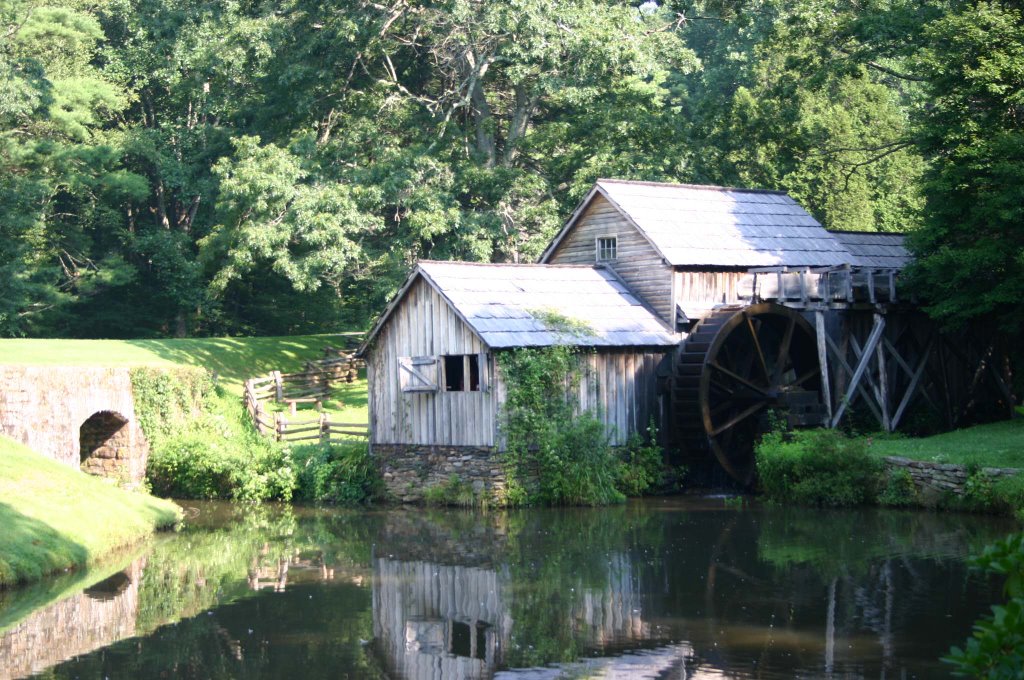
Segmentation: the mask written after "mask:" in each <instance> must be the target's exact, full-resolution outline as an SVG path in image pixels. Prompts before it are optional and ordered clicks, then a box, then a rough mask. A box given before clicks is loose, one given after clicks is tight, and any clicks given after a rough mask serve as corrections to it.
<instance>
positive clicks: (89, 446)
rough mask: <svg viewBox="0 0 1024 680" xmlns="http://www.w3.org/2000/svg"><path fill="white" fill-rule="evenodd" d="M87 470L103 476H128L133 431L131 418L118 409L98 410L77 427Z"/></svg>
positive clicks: (80, 448)
mask: <svg viewBox="0 0 1024 680" xmlns="http://www.w3.org/2000/svg"><path fill="white" fill-rule="evenodd" d="M78 442H79V452H80V456H81V465H82V470H83V471H84V472H88V473H89V474H92V475H100V476H102V477H114V478H117V477H121V478H125V477H127V476H128V468H129V461H130V460H131V457H132V433H131V429H130V428H129V422H128V419H127V418H125V417H124V416H123V415H121V414H120V413H118V412H116V411H97V412H96V413H93V414H92V415H91V416H89V417H88V418H86V419H85V422H83V423H82V425H81V426H80V427H79V428H78Z"/></svg>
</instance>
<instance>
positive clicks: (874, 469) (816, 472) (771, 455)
mask: <svg viewBox="0 0 1024 680" xmlns="http://www.w3.org/2000/svg"><path fill="white" fill-rule="evenodd" d="M756 456H757V458H756V460H757V474H758V479H759V480H760V484H761V489H762V490H763V491H764V493H765V495H766V496H768V498H770V499H772V500H777V501H786V502H791V503H798V504H802V505H817V506H830V507H840V506H849V505H860V504H863V503H869V502H872V501H874V500H875V498H876V496H877V493H878V485H879V478H880V475H881V472H882V464H881V462H880V461H879V460H878V459H877V458H875V457H873V456H871V455H870V454H869V453H868V450H867V444H866V442H864V441H863V440H861V439H849V438H847V437H845V436H843V435H842V434H841V433H839V432H836V431H834V430H820V429H819V430H800V431H796V432H791V433H784V432H780V431H775V432H771V433H769V434H767V435H765V436H764V438H763V439H762V440H761V442H760V443H759V444H758V446H757V450H756Z"/></svg>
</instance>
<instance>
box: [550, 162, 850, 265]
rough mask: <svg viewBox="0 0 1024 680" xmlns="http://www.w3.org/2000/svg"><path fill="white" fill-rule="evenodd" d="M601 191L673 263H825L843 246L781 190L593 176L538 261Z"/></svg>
mask: <svg viewBox="0 0 1024 680" xmlns="http://www.w3.org/2000/svg"><path fill="white" fill-rule="evenodd" d="M595 194H601V195H603V196H604V197H605V198H606V199H607V200H608V201H609V202H610V203H611V204H612V205H614V206H615V207H616V208H617V209H618V210H619V211H620V212H621V213H622V214H623V215H624V216H625V217H626V218H627V219H628V220H629V221H630V222H631V223H632V224H633V225H634V226H635V227H636V228H637V229H638V230H639V231H640V233H641V234H643V235H644V236H645V237H646V238H647V240H648V241H649V242H650V243H651V245H652V246H653V247H654V248H655V250H657V251H658V252H659V253H660V254H661V256H662V257H663V258H664V259H665V260H666V261H667V262H668V263H669V264H671V265H673V266H711V267H772V266H794V267H827V266H835V265H842V264H851V262H850V254H849V252H847V250H846V248H844V246H843V245H842V244H841V243H839V242H838V241H837V240H836V239H835V238H833V237H832V236H831V235H830V234H829V232H828V231H826V230H825V228H824V227H822V226H821V224H819V223H818V221H817V220H815V219H814V218H813V217H811V215H810V214H808V212H807V211H806V210H804V209H803V208H802V207H800V205H799V204H798V203H797V202H796V201H794V200H793V199H792V198H790V197H789V196H788V195H787V194H786V193H785V192H781V191H764V190H759V189H731V188H725V187H709V186H697V185H689V184H662V183H654V182H631V181H625V180H612V179H600V180H598V181H597V184H596V185H595V186H594V189H593V190H592V192H591V194H590V195H589V196H588V197H587V199H586V200H584V202H583V204H581V206H580V208H581V209H580V210H577V212H576V213H575V214H574V215H573V216H572V218H570V220H569V221H568V222H567V223H566V225H565V227H564V228H563V229H562V232H561V233H560V234H559V235H558V237H557V238H556V239H555V240H554V241H553V242H552V243H551V245H550V246H548V249H547V250H546V251H545V253H544V256H543V257H542V258H541V261H542V262H543V261H545V260H546V259H547V257H548V256H549V255H550V254H551V253H553V252H554V250H555V248H556V247H557V246H558V243H559V242H560V241H561V240H562V238H563V237H564V236H565V234H567V233H568V231H569V230H570V229H571V228H572V226H573V224H575V221H576V220H577V219H578V218H579V217H580V216H581V215H582V213H583V210H582V209H583V208H584V207H585V206H586V205H587V204H588V203H589V202H590V200H591V199H592V198H593V197H594V195H595Z"/></svg>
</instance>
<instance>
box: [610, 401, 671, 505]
mask: <svg viewBox="0 0 1024 680" xmlns="http://www.w3.org/2000/svg"><path fill="white" fill-rule="evenodd" d="M657 441H658V431H657V428H655V426H654V421H653V420H652V421H651V422H650V424H649V425H648V426H647V441H646V442H644V439H643V437H641V436H640V434H639V433H636V432H634V433H633V434H631V435H630V436H629V439H628V440H627V441H626V446H625V447H623V449H622V451H621V452H620V455H621V456H622V464H621V465H620V466H619V469H618V473H617V475H616V480H615V484H616V487H617V488H618V489H619V491H621V492H622V493H624V494H626V495H627V496H642V495H643V494H644V493H645V492H647V491H649V490H650V489H652V488H656V487H660V486H662V485H663V484H664V483H665V476H666V470H665V463H664V460H663V459H662V454H661V447H660V446H658V445H657Z"/></svg>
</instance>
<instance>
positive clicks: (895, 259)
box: [829, 231, 913, 269]
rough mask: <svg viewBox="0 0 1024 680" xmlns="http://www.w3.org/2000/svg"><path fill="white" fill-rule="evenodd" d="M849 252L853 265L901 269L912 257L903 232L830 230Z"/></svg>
mask: <svg viewBox="0 0 1024 680" xmlns="http://www.w3.org/2000/svg"><path fill="white" fill-rule="evenodd" d="M829 233H830V234H832V236H833V237H835V239H836V240H837V241H839V242H840V243H841V244H843V247H844V248H846V250H848V251H849V252H850V255H851V256H852V258H851V261H850V264H852V265H853V266H855V267H882V268H890V269H902V268H903V267H904V266H906V265H907V264H909V263H910V260H912V259H913V256H911V254H910V251H908V250H907V248H906V246H905V245H904V237H903V234H887V233H880V232H866V231H830V232H829Z"/></svg>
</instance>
